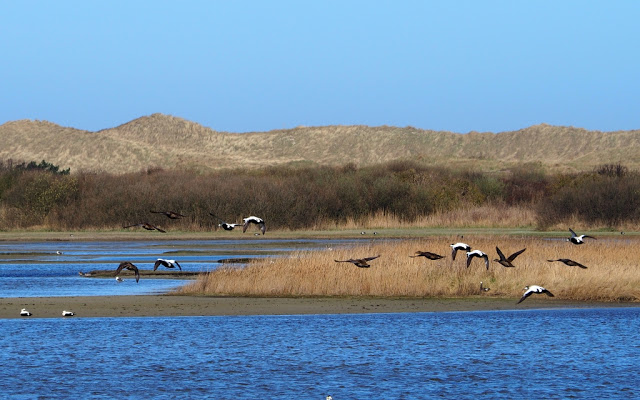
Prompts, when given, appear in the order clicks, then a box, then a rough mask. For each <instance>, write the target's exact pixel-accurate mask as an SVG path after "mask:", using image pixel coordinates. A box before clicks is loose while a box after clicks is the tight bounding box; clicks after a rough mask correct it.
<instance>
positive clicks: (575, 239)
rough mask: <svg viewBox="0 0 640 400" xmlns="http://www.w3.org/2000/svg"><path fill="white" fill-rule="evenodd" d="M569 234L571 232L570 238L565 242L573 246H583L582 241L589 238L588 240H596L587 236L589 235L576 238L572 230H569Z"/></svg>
mask: <svg viewBox="0 0 640 400" xmlns="http://www.w3.org/2000/svg"><path fill="white" fill-rule="evenodd" d="M569 232H571V237H570V238H568V239H567V240H568V241H570V242H571V243H573V244H583V243H584V239H585V238H589V239H596V238H594V237H593V236H589V235H580V236H578V235H577V234H576V233H575V232H574V231H573V229H571V228H569Z"/></svg>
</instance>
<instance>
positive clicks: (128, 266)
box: [115, 261, 140, 283]
mask: <svg viewBox="0 0 640 400" xmlns="http://www.w3.org/2000/svg"><path fill="white" fill-rule="evenodd" d="M123 269H128V270H129V271H133V272H134V273H135V274H136V283H138V281H139V280H140V271H138V267H136V266H135V265H133V264H131V263H130V262H129V261H123V262H121V263H120V265H118V269H116V273H115V275H118V274H119V273H120V271H122V270H123ZM116 280H117V279H116Z"/></svg>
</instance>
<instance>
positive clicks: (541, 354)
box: [0, 308, 640, 400]
mask: <svg viewBox="0 0 640 400" xmlns="http://www.w3.org/2000/svg"><path fill="white" fill-rule="evenodd" d="M0 326H1V327H2V332H3V333H4V334H3V335H2V336H0V363H1V365H3V379H2V380H0V393H3V394H4V397H12V398H37V397H38V396H39V395H41V396H42V397H46V398H88V397H90V398H128V399H137V398H159V399H164V398H166V399H169V398H181V399H199V398H216V399H258V398H268V399H324V398H325V396H326V395H328V394H330V395H332V396H333V398H334V399H335V400H342V399H350V400H353V399H383V398H384V399H432V398H445V399H452V398H456V399H471V398H473V399H477V398H549V399H571V398H576V399H595V398H617V399H624V398H628V399H635V398H638V397H639V396H640V389H639V388H640V378H639V377H638V373H637V360H638V358H639V357H640V343H639V342H638V331H639V330H640V309H639V308H624V309H586V310H585V309H581V310H526V311H492V312H452V313H413V314H366V315H364V314H363V315H307V316H250V317H247V316H239V317H171V318H156V317H154V318H77V319H62V318H60V319H50V320H47V319H13V320H2V321H0Z"/></svg>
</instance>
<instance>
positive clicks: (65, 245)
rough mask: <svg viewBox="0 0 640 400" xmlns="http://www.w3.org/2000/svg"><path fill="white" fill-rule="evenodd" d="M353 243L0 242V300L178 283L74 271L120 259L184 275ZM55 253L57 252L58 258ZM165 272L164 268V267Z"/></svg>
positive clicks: (144, 290)
mask: <svg viewBox="0 0 640 400" xmlns="http://www.w3.org/2000/svg"><path fill="white" fill-rule="evenodd" d="M355 242H357V241H356V240H339V241H328V240H315V239H301V240H271V239H260V240H193V241H128V242H117V241H113V242H112V241H107V242H100V241H96V242H74V241H68V242H1V243H0V297H49V296H107V295H136V294H139V295H141V294H154V293H163V292H167V291H169V290H171V289H174V288H177V287H179V286H181V285H184V283H185V281H184V280H182V279H164V278H163V279H153V278H144V277H143V278H141V279H140V282H139V283H137V284H136V282H135V279H133V278H125V281H124V282H122V283H119V284H118V283H117V282H115V279H113V278H110V279H106V278H84V277H81V276H80V275H79V274H78V272H79V271H83V272H88V271H92V270H113V271H114V272H115V270H116V268H117V267H118V264H119V263H120V262H122V261H131V262H133V263H134V264H135V265H136V266H138V268H140V269H148V270H152V269H153V263H154V262H155V261H156V259H158V258H165V259H175V260H177V261H178V262H179V263H180V265H181V266H182V268H183V270H184V271H191V272H206V271H210V270H212V269H215V268H218V267H219V266H220V265H221V264H219V262H220V260H222V259H246V258H259V257H274V256H278V255H281V254H286V253H288V252H291V251H293V250H305V249H317V248H326V247H327V246H348V245H352V244H353V243H355ZM57 252H60V253H62V254H57ZM163 269H164V268H163Z"/></svg>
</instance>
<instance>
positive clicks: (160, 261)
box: [153, 260, 164, 271]
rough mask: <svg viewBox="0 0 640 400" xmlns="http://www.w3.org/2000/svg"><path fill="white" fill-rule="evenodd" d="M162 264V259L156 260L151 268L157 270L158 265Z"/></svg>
mask: <svg viewBox="0 0 640 400" xmlns="http://www.w3.org/2000/svg"><path fill="white" fill-rule="evenodd" d="M161 265H164V264H163V262H162V260H157V261H156V262H155V263H154V264H153V270H154V271H155V270H157V269H158V267H159V266H161Z"/></svg>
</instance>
